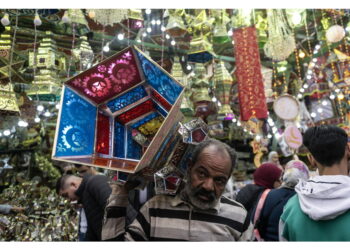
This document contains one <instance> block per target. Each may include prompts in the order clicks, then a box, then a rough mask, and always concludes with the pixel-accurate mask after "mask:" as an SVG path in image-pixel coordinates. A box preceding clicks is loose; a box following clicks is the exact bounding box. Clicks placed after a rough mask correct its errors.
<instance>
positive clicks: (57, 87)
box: [27, 31, 65, 101]
mask: <svg viewBox="0 0 350 250" xmlns="http://www.w3.org/2000/svg"><path fill="white" fill-rule="evenodd" d="M51 35H52V33H51V31H46V37H45V38H43V39H42V41H41V42H40V46H39V47H38V52H37V55H36V57H35V58H34V52H29V66H30V67H37V70H38V71H37V74H36V75H35V76H34V81H33V84H32V85H31V87H30V89H29V90H28V91H27V94H28V95H29V96H35V98H36V97H37V96H39V99H40V100H42V101H44V100H45V101H56V100H57V99H58V98H57V97H58V96H59V95H60V92H61V81H60V79H59V77H58V72H59V70H60V68H65V61H62V60H61V58H60V57H59V56H58V52H57V46H56V42H55V40H54V39H52V38H51ZM34 60H35V63H34Z"/></svg>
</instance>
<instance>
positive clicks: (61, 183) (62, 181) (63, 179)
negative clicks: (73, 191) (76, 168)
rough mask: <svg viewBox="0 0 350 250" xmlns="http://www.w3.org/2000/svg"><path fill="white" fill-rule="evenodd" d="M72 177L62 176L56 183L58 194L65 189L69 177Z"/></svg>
mask: <svg viewBox="0 0 350 250" xmlns="http://www.w3.org/2000/svg"><path fill="white" fill-rule="evenodd" d="M71 176H72V175H69V174H67V175H62V176H61V177H60V178H58V179H57V181H56V193H57V194H59V193H60V191H61V189H62V188H63V186H64V184H66V181H67V180H68V178H69V177H71Z"/></svg>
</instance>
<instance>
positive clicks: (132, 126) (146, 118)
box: [131, 112, 159, 128]
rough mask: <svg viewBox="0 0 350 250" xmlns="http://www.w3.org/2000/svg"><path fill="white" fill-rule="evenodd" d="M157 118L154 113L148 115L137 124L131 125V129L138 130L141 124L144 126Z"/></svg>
mask: <svg viewBox="0 0 350 250" xmlns="http://www.w3.org/2000/svg"><path fill="white" fill-rule="evenodd" d="M158 116H159V114H158V113H156V112H154V113H152V114H149V115H148V116H146V117H144V118H143V119H141V120H139V121H138V122H136V123H134V124H133V125H131V128H138V127H140V126H142V125H143V124H145V123H146V122H149V121H150V120H152V119H154V118H156V117H158Z"/></svg>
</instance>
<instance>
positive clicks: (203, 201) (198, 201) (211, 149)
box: [185, 139, 237, 209]
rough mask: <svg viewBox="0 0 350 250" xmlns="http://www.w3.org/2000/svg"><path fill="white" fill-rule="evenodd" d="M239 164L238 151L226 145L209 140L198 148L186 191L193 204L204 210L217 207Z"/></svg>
mask: <svg viewBox="0 0 350 250" xmlns="http://www.w3.org/2000/svg"><path fill="white" fill-rule="evenodd" d="M236 161H237V155H236V152H235V150H234V149H232V148H231V147H230V146H228V145H227V144H225V143H223V142H220V141H218V140H215V139H209V140H206V141H203V142H201V143H200V144H198V145H197V146H196V147H195V149H194V150H193V153H192V156H191V159H190V161H189V165H188V182H187V184H186V187H185V192H186V194H187V196H188V199H189V201H190V203H191V204H192V205H194V206H195V207H197V208H200V209H210V208H213V207H215V205H216V204H217V203H218V202H219V200H220V198H221V195H222V193H223V192H224V190H225V186H226V183H227V181H228V180H229V178H230V176H231V174H232V171H233V169H234V167H235V166H236Z"/></svg>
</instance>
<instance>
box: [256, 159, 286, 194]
mask: <svg viewBox="0 0 350 250" xmlns="http://www.w3.org/2000/svg"><path fill="white" fill-rule="evenodd" d="M281 175H282V170H281V169H280V168H279V167H278V166H277V165H276V164H273V163H270V162H267V163H263V164H261V165H260V167H258V168H257V169H256V170H255V172H254V174H253V180H254V183H255V184H256V185H258V186H262V187H265V188H270V189H271V188H277V187H279V186H280V185H281V183H282V180H281V177H282V176H281Z"/></svg>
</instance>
